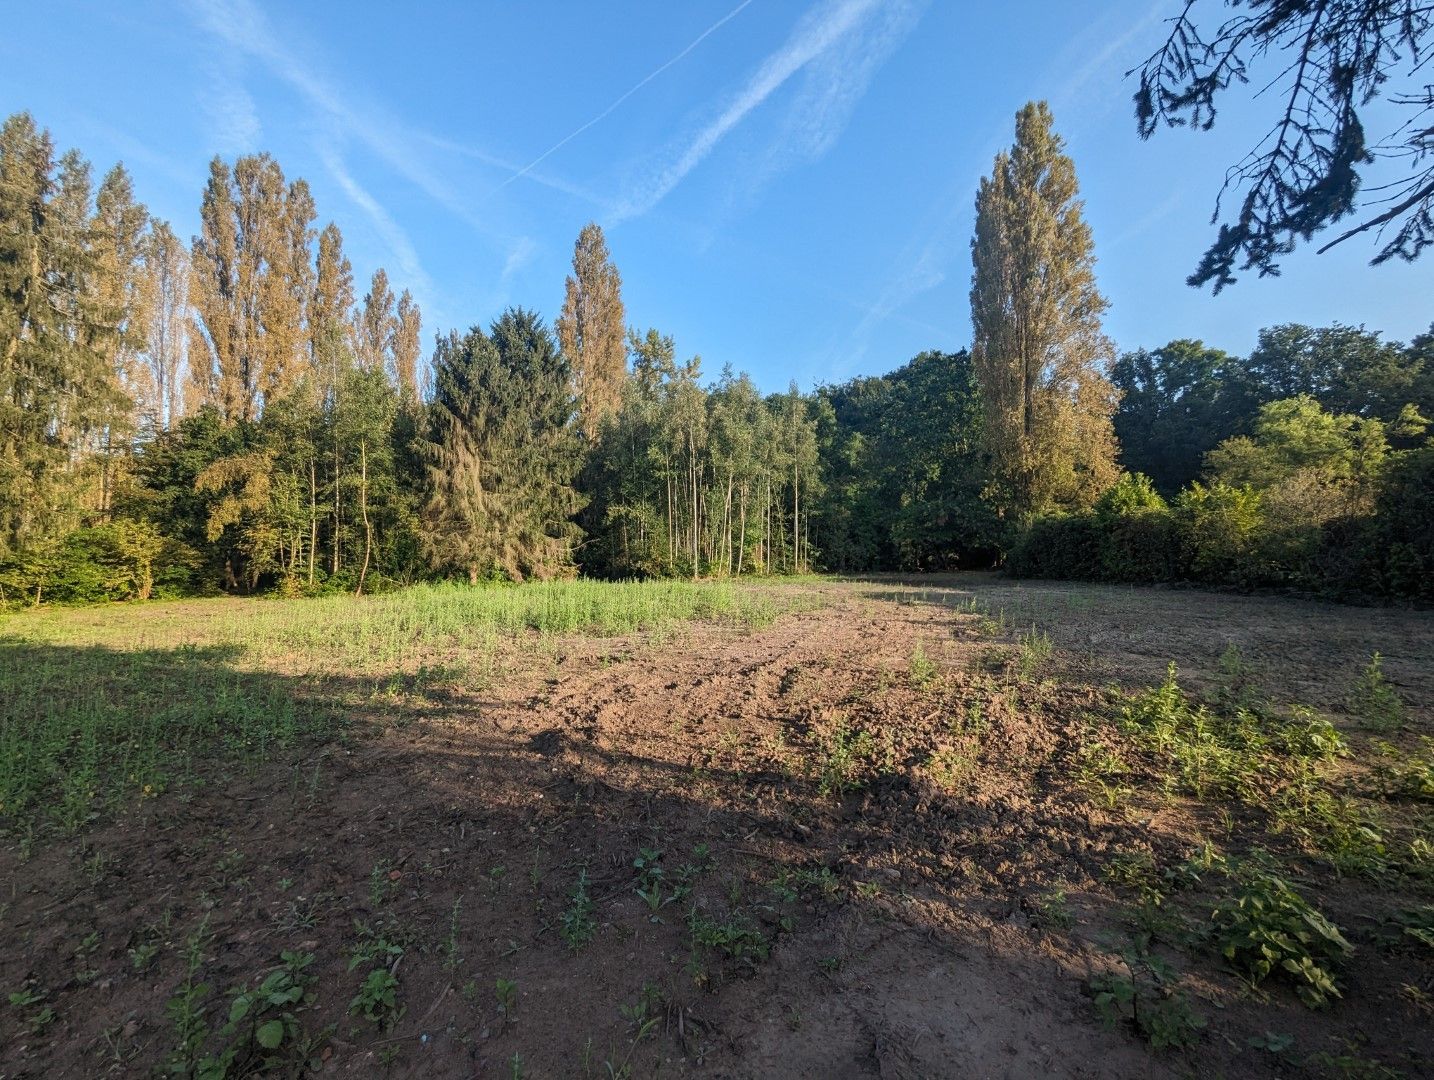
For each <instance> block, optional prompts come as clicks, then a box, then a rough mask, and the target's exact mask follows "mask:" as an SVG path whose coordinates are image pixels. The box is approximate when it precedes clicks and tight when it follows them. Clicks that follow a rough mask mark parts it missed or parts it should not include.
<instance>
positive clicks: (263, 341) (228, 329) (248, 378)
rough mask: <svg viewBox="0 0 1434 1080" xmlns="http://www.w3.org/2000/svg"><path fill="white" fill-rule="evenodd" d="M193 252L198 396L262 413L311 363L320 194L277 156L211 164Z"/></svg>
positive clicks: (249, 413)
mask: <svg viewBox="0 0 1434 1080" xmlns="http://www.w3.org/2000/svg"><path fill="white" fill-rule="evenodd" d="M199 216H200V235H199V236H198V237H196V238H195V241H194V250H193V255H192V260H191V262H192V273H191V295H192V301H193V304H194V308H195V312H196V319H195V321H194V323H193V334H192V335H191V345H190V374H191V377H192V379H193V380H194V384H195V388H196V390H197V392H198V396H199V400H200V401H203V402H206V403H211V404H213V405H215V406H216V407H217V408H218V409H219V411H220V413H221V414H222V415H223V416H224V417H225V418H226V419H227V420H231V421H233V420H253V419H256V418H257V417H258V415H259V413H260V412H261V411H262V410H263V406H264V402H265V401H266V400H267V399H271V398H277V397H282V396H283V395H284V394H286V393H288V392H290V391H291V390H292V389H293V388H294V386H295V384H296V383H297V382H298V381H299V380H300V379H301V378H302V376H303V374H304V372H305V371H306V370H307V366H308V365H307V364H306V363H305V360H306V359H307V356H308V346H309V343H310V341H311V335H310V334H309V332H308V329H307V328H308V304H309V297H310V294H311V293H312V291H313V288H314V271H313V268H312V263H311V259H312V256H311V245H312V242H313V229H312V223H313V220H314V201H313V197H312V196H311V195H310V193H309V187H308V185H307V184H306V183H305V182H304V181H302V180H298V181H295V182H294V183H293V184H286V183H285V181H284V173H283V170H282V169H280V168H279V164H278V162H276V161H275V160H274V159H273V158H272V157H270V156H269V155H268V154H258V155H248V156H245V157H241V158H239V159H238V160H237V161H236V162H235V163H234V168H233V169H232V170H231V169H230V168H229V166H227V165H226V164H225V163H224V162H223V161H222V160H221V159H220V158H217V157H216V158H215V159H214V160H213V161H212V162H211V163H210V166H209V182H208V184H207V186H206V187H205V191H204V199H203V202H202V203H201V204H200V211H199Z"/></svg>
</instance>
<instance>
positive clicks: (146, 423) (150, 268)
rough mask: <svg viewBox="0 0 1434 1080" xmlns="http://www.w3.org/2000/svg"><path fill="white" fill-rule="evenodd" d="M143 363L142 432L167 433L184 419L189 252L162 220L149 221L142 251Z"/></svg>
mask: <svg viewBox="0 0 1434 1080" xmlns="http://www.w3.org/2000/svg"><path fill="white" fill-rule="evenodd" d="M143 261H144V278H143V289H144V293H145V305H144V306H145V312H146V315H147V318H148V325H147V333H146V340H145V352H144V363H145V366H146V369H147V377H146V381H145V390H146V396H145V397H144V399H143V400H142V401H141V403H140V418H141V424H142V425H143V427H144V428H146V429H147V433H148V434H151V435H153V434H155V433H156V432H160V431H168V430H169V429H170V428H171V427H172V426H173V425H174V424H176V423H178V421H179V419H180V418H181V417H182V416H183V415H184V409H185V401H184V384H183V379H184V370H185V360H186V353H187V348H186V346H187V340H188V332H187V329H186V327H187V320H188V318H189V251H188V249H187V248H186V247H185V245H184V243H183V242H182V241H181V240H180V239H179V237H178V236H176V235H175V234H174V230H173V229H172V228H170V226H169V224H168V222H164V221H154V222H152V223H151V225H150V230H149V236H148V238H147V239H146V242H145V247H144V255H143Z"/></svg>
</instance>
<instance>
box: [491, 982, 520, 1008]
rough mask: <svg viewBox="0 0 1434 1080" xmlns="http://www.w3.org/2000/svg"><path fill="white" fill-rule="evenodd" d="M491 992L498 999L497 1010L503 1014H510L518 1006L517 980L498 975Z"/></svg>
mask: <svg viewBox="0 0 1434 1080" xmlns="http://www.w3.org/2000/svg"><path fill="white" fill-rule="evenodd" d="M493 993H494V996H495V997H497V999H498V1011H499V1012H500V1013H502V1014H503V1015H504V1016H512V1015H513V1010H515V1009H516V1008H517V1007H518V981H517V980H516V979H505V978H503V976H501V975H499V976H498V978H497V979H495V980H494V982H493Z"/></svg>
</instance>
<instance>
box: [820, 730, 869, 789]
mask: <svg viewBox="0 0 1434 1080" xmlns="http://www.w3.org/2000/svg"><path fill="white" fill-rule="evenodd" d="M874 747H875V743H874V742H873V740H872V737H871V733H870V732H867V731H853V730H851V729H850V728H848V727H847V726H846V724H845V723H841V724H838V725H837V727H836V730H835V731H833V732H832V734H831V736H830V738H828V739H827V742H826V745H825V746H824V747H823V752H822V760H821V774H820V778H819V782H818V786H817V788H818V790H819V791H820V792H821V793H822V794H823V795H833V794H836V795H842V794H845V793H846V792H848V791H852V790H855V789H856V788H859V787H860V786H861V782H860V780H859V779H858V776H857V774H858V768H859V766H860V763H861V762H862V760H863V759H864V758H869V757H870V756H871V754H872V752H873V749H874Z"/></svg>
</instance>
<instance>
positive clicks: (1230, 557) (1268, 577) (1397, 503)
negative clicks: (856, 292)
mask: <svg viewBox="0 0 1434 1080" xmlns="http://www.w3.org/2000/svg"><path fill="white" fill-rule="evenodd" d="M1006 570H1007V572H1008V573H1010V574H1011V575H1013V576H1015V577H1026V578H1034V577H1043V578H1067V579H1074V580H1083V581H1119V582H1137V583H1139V582H1144V583H1153V582H1176V581H1186V582H1193V583H1198V584H1204V585H1216V586H1223V587H1233V588H1238V589H1251V588H1262V587H1277V588H1297V589H1302V590H1309V591H1313V592H1318V593H1322V594H1326V595H1333V596H1347V597H1348V596H1376V597H1385V598H1391V599H1412V600H1417V601H1421V602H1429V601H1434V449H1429V448H1426V449H1422V450H1416V451H1413V452H1410V453H1408V454H1404V455H1401V456H1400V457H1398V458H1397V459H1396V460H1395V461H1394V462H1393V463H1391V466H1390V468H1389V471H1388V473H1387V474H1386V475H1385V477H1384V478H1383V481H1382V483H1381V487H1380V491H1379V494H1378V496H1377V498H1376V500H1375V506H1374V511H1373V513H1372V514H1368V515H1363V516H1357V517H1340V518H1335V519H1333V520H1330V521H1326V522H1324V523H1322V524H1319V523H1309V524H1294V525H1284V526H1279V527H1277V526H1275V525H1274V524H1272V523H1271V522H1270V521H1269V519H1268V518H1267V516H1266V514H1265V512H1264V509H1263V507H1262V505H1261V498H1260V495H1259V494H1258V493H1257V492H1255V491H1253V490H1251V489H1250V488H1247V487H1231V486H1230V485H1227V484H1219V483H1216V484H1211V485H1209V486H1208V487H1207V486H1205V485H1202V484H1193V485H1191V487H1189V488H1188V489H1186V490H1185V491H1183V492H1181V494H1180V496H1179V498H1177V499H1176V500H1175V503H1174V504H1173V505H1166V504H1165V502H1164V501H1163V500H1161V499H1160V496H1159V495H1158V494H1156V493H1155V492H1154V491H1153V490H1152V489H1150V487H1149V482H1148V481H1147V480H1145V478H1144V477H1141V476H1126V477H1123V478H1122V479H1121V482H1120V484H1118V485H1116V487H1115V488H1112V489H1111V491H1110V492H1107V494H1106V496H1104V497H1102V499H1101V501H1100V503H1098V504H1097V505H1096V507H1095V509H1094V510H1093V511H1091V512H1090V513H1086V514H1070V515H1062V516H1048V517H1040V518H1036V519H1034V520H1032V521H1030V522H1027V523H1026V524H1025V525H1023V526H1022V527H1020V528H1019V529H1017V530H1016V533H1015V535H1014V537H1013V539H1012V541H1011V543H1010V544H1009V546H1008V548H1007V553H1006Z"/></svg>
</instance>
